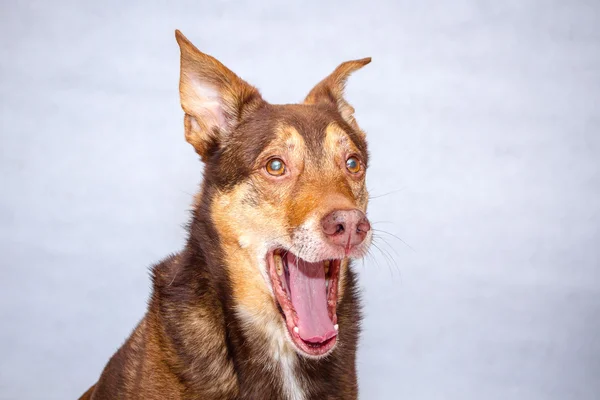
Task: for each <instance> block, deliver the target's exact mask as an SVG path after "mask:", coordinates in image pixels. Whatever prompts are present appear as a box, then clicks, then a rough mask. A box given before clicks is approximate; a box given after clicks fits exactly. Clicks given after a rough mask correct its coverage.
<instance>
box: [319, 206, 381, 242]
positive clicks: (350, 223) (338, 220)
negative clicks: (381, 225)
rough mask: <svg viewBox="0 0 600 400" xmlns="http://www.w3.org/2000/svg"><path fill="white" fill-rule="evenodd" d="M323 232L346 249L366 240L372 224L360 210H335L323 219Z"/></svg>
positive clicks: (331, 240) (330, 239)
mask: <svg viewBox="0 0 600 400" xmlns="http://www.w3.org/2000/svg"><path fill="white" fill-rule="evenodd" d="M321 226H322V227H323V232H324V233H325V236H326V237H327V239H328V240H329V241H330V242H331V243H333V244H335V245H338V246H344V247H345V248H346V251H348V250H349V249H350V247H352V246H356V245H358V244H360V243H362V242H363V240H365V237H366V236H367V232H369V231H370V230H371V224H369V220H368V219H367V217H366V216H365V214H364V213H363V212H362V211H360V210H335V211H333V212H332V213H330V214H328V215H326V216H325V218H323V220H322V221H321Z"/></svg>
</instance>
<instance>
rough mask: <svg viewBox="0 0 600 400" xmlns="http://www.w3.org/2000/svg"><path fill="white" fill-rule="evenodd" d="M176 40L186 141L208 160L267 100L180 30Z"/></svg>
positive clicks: (177, 32)
mask: <svg viewBox="0 0 600 400" xmlns="http://www.w3.org/2000/svg"><path fill="white" fill-rule="evenodd" d="M175 37H176V39H177V43H178V44H179V48H180V50H181V75H180V80H179V95H180V99H181V107H182V108H183V111H185V121H184V122H185V138H186V140H187V141H188V142H189V143H190V144H191V145H192V146H194V148H195V149H196V152H197V153H198V154H199V155H200V157H201V158H202V160H203V161H206V160H207V158H208V157H209V156H210V154H211V153H212V151H214V150H215V149H217V148H218V146H219V145H220V143H222V140H223V139H224V138H225V137H226V136H227V135H228V134H229V133H230V132H231V131H232V130H233V129H234V128H235V126H236V125H237V124H238V123H239V121H240V120H242V119H243V118H244V117H245V116H246V115H248V114H249V113H251V112H252V111H254V110H256V109H257V108H258V107H260V105H261V104H263V103H264V100H263V99H262V97H261V96H260V93H259V92H258V90H257V89H256V88H254V87H253V86H251V85H249V84H248V83H246V82H244V81H243V80H242V79H241V78H240V77H238V76H237V75H236V74H234V73H233V72H232V71H230V70H229V69H228V68H227V67H225V66H224V65H223V64H221V63H220V62H219V61H218V60H217V59H215V58H214V57H211V56H209V55H208V54H204V53H202V52H201V51H200V50H198V49H197V48H196V47H195V46H194V45H193V44H192V43H191V42H190V41H189V40H188V39H187V38H186V37H185V36H183V34H182V33H181V32H180V31H178V30H176V31H175Z"/></svg>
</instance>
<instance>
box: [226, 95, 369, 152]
mask: <svg viewBox="0 0 600 400" xmlns="http://www.w3.org/2000/svg"><path fill="white" fill-rule="evenodd" d="M298 136H300V138H298ZM236 141H238V142H239V143H243V144H244V147H245V149H246V156H250V157H252V158H256V157H258V156H259V155H260V154H261V153H262V152H263V151H264V150H265V149H267V148H268V147H269V145H272V144H282V145H284V144H288V145H294V143H297V142H302V145H303V147H304V149H305V151H306V153H307V154H308V155H311V156H313V157H316V158H318V157H321V156H323V154H324V150H327V149H328V148H330V147H331V146H329V145H331V144H332V142H335V143H337V144H344V143H347V144H350V145H351V147H353V148H354V149H355V150H356V152H357V153H359V154H360V155H361V156H362V157H363V158H364V159H365V161H366V158H367V150H366V142H365V140H364V138H363V137H362V135H361V134H359V133H357V132H355V131H354V130H353V129H352V128H351V127H350V126H348V125H347V124H346V122H345V121H344V120H343V119H342V118H341V116H340V115H339V114H338V113H337V112H335V111H332V110H330V109H327V108H321V107H317V106H312V105H303V104H286V105H271V106H270V107H266V108H265V109H263V110H261V112H258V113H256V114H255V115H254V117H253V118H252V119H251V120H249V121H247V123H246V124H245V126H243V127H242V129H241V131H240V132H238V135H237V140H236Z"/></svg>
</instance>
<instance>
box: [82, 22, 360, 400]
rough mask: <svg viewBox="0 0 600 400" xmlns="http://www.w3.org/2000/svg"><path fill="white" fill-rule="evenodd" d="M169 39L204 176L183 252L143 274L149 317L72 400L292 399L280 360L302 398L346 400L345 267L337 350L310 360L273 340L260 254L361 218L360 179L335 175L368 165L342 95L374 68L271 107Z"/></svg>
mask: <svg viewBox="0 0 600 400" xmlns="http://www.w3.org/2000/svg"><path fill="white" fill-rule="evenodd" d="M177 40H178V42H179V44H180V47H181V51H182V57H181V68H182V74H181V83H180V93H181V99H182V107H183V109H184V111H185V121H184V122H185V123H184V127H185V132H186V139H187V140H188V142H190V143H191V144H192V145H193V146H194V148H195V149H196V151H197V153H198V154H199V155H200V157H201V158H202V160H203V161H204V162H205V164H206V165H205V176H204V182H203V185H202V189H201V192H200V194H199V195H198V196H197V198H196V203H195V206H194V211H193V215H192V219H191V222H190V224H189V236H188V241H187V245H186V246H185V248H184V250H183V251H182V252H180V253H179V254H177V255H173V256H170V257H168V258H166V259H165V260H164V261H162V262H161V263H159V264H157V265H155V266H154V267H153V269H152V280H153V290H152V296H151V298H150V301H149V305H148V311H147V313H146V315H145V316H144V318H143V319H142V321H141V322H140V323H139V325H138V326H137V327H136V328H135V330H134V331H133V333H132V334H131V336H130V337H129V338H128V339H127V341H126V342H125V344H123V346H122V347H121V348H120V349H119V350H118V351H117V352H116V353H115V354H114V355H113V356H112V358H111V359H110V361H109V362H108V364H107V365H106V367H105V369H104V371H103V372H102V375H101V377H100V379H99V380H98V382H97V383H96V384H95V385H94V386H92V387H91V388H90V389H89V390H88V391H87V392H86V393H85V394H84V395H83V396H82V397H81V399H91V400H104V399H146V400H153V399H285V398H300V397H294V396H296V395H295V394H290V392H289V389H286V386H285V385H286V383H285V378H284V376H285V374H286V371H284V370H283V369H284V368H286V366H285V365H287V364H285V363H280V362H277V360H278V359H280V360H289V363H290V364H289V365H292V367H293V375H294V378H295V380H296V382H297V383H298V387H299V388H300V390H301V392H302V393H303V394H304V396H303V397H302V398H306V399H355V398H357V396H358V387H357V378H356V365H355V361H356V345H357V340H358V334H359V322H360V306H359V302H358V296H357V292H356V282H355V275H354V273H353V272H352V269H351V268H350V266H349V262H348V260H347V259H345V260H344V261H343V262H342V268H341V273H340V281H339V293H340V296H339V298H338V306H337V315H338V324H339V327H340V330H339V335H338V342H337V345H336V347H335V348H334V350H333V351H332V353H331V354H329V355H328V356H326V357H325V358H321V359H317V360H315V359H309V358H305V357H303V356H300V355H298V354H297V353H296V352H295V351H294V349H293V347H292V345H291V344H290V343H285V342H276V341H275V339H273V337H274V336H278V335H280V333H278V331H277V329H278V328H277V327H279V328H281V329H283V328H282V324H281V318H282V315H281V313H280V310H279V306H278V304H277V301H276V300H275V299H274V297H273V294H272V293H271V292H270V290H269V286H268V285H267V283H266V282H265V279H264V277H263V275H261V273H260V272H259V262H258V261H257V254H261V253H260V251H261V246H263V244H264V241H265V240H274V239H275V238H276V237H283V239H281V240H286V241H287V242H289V243H291V242H292V241H293V235H294V234H295V230H294V229H295V228H297V227H298V226H300V225H301V224H302V223H303V222H305V221H306V220H307V218H309V216H311V215H325V214H326V213H327V212H329V211H331V210H332V209H335V208H348V207H355V208H358V209H360V210H363V211H366V207H367V200H368V194H367V191H366V187H365V183H364V176H362V175H361V176H357V177H349V176H348V174H347V173H346V171H345V169H344V168H345V167H344V162H345V157H346V156H347V154H357V155H359V156H360V158H361V161H362V162H363V163H364V165H365V167H366V164H367V161H368V154H367V148H366V142H365V134H364V133H363V132H362V131H361V130H360V129H359V128H358V125H357V124H356V121H355V120H354V117H353V116H352V113H353V109H352V107H351V106H350V105H349V104H348V103H347V102H346V101H345V100H344V99H343V85H344V83H345V81H346V78H347V77H348V75H349V74H350V73H351V72H352V71H354V70H356V69H358V68H360V67H361V66H363V65H365V64H367V63H368V62H369V61H370V59H364V60H358V61H351V62H347V63H344V64H342V65H341V66H340V67H338V69H336V71H334V73H333V74H332V75H330V76H329V77H327V78H326V79H325V80H323V81H322V82H321V83H320V84H318V85H317V86H316V87H315V88H314V89H313V90H312V91H311V92H310V94H309V96H308V97H307V99H306V101H305V103H304V104H297V105H271V104H268V103H267V102H265V101H264V100H263V99H262V98H261V96H260V94H259V92H258V91H257V90H256V89H255V88H253V87H252V86H250V85H248V84H247V83H245V82H244V81H243V80H241V79H240V78H239V77H237V76H236V75H235V74H233V72H231V71H229V70H228V69H227V68H226V67H225V66H223V65H222V64H221V63H219V62H218V61H217V60H215V59H214V58H212V57H210V56H208V55H206V54H203V53H201V52H199V51H198V50H197V49H195V47H193V45H192V44H191V43H190V42H189V41H188V40H187V39H186V38H185V37H184V36H183V35H182V34H181V33H179V32H177ZM198 79H200V80H202V82H203V84H207V85H209V87H210V88H215V92H214V93H216V96H217V97H216V98H217V99H218V100H217V104H218V106H219V107H218V108H217V109H213V108H211V107H212V104H213V103H210V102H206V101H205V100H206V99H204V98H202V93H201V94H200V95H199V94H198V92H196V91H195V90H196V87H195V86H194V85H197V84H198ZM206 93H208V95H209V96H212V95H213V94H214V93H213V92H212V91H208V92H206ZM207 104H208V106H207ZM215 110H217V112H214V111H215ZM272 154H277V155H280V156H282V157H284V158H285V161H286V165H287V166H288V167H289V169H290V171H289V172H290V175H291V176H292V177H293V179H287V180H281V181H278V182H277V183H274V182H273V180H272V179H271V178H270V177H267V176H265V175H264V174H263V172H262V167H263V166H264V165H265V162H266V159H265V157H268V156H269V155H272ZM363 175H364V174H363ZM291 244H292V245H293V243H291ZM277 343H279V345H278V344H277ZM281 343H283V345H282V344H281ZM278 346H279V347H278ZM288 373H289V371H288Z"/></svg>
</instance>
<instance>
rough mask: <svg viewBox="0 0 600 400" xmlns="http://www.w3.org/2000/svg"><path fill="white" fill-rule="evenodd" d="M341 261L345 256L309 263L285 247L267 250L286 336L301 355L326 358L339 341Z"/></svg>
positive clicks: (270, 275) (270, 276)
mask: <svg viewBox="0 0 600 400" xmlns="http://www.w3.org/2000/svg"><path fill="white" fill-rule="evenodd" d="M341 262H342V259H327V260H321V261H316V262H309V261H306V260H303V259H301V258H298V257H297V256H296V255H295V254H293V253H291V252H290V251H288V250H285V249H274V250H271V251H269V252H268V253H267V266H268V270H269V271H268V272H269V278H270V280H271V285H272V287H273V292H274V294H275V298H276V300H277V303H278V306H279V310H280V312H281V316H282V319H283V324H284V325H285V330H286V331H287V334H286V337H287V338H288V339H289V340H290V341H291V343H292V344H293V347H294V348H295V349H296V351H297V352H298V353H299V354H300V355H302V356H305V357H309V358H321V357H324V356H326V355H327V354H329V353H330V352H331V351H332V350H333V349H334V347H335V345H336V343H337V335H338V330H339V327H338V324H337V314H336V307H337V303H338V281H339V276H340V269H341V268H340V267H341Z"/></svg>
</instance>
